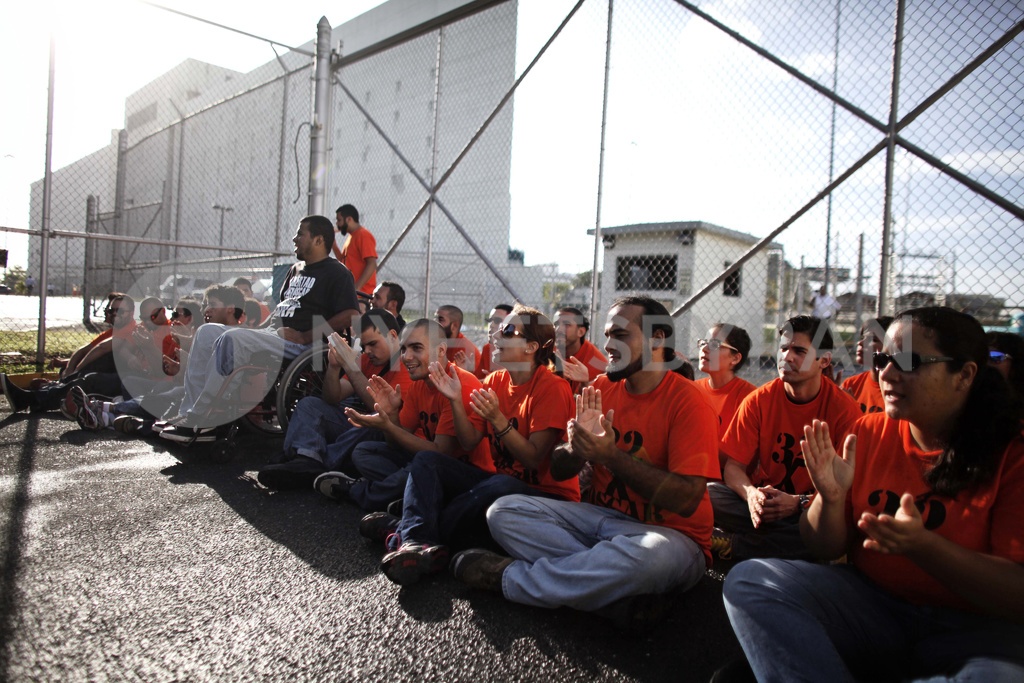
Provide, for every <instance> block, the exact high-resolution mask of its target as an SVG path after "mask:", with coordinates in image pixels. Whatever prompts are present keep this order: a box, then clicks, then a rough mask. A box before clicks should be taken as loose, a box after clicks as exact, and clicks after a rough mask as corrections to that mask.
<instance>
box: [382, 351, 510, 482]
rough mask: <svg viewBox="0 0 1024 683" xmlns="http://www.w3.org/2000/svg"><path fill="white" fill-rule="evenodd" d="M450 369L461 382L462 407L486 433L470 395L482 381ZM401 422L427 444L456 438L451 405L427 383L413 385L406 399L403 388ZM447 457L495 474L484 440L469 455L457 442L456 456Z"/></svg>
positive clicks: (482, 420)
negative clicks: (439, 438)
mask: <svg viewBox="0 0 1024 683" xmlns="http://www.w3.org/2000/svg"><path fill="white" fill-rule="evenodd" d="M448 367H449V369H450V368H452V367H455V369H456V372H457V373H458V375H459V381H461V382H462V405H463V406H465V408H466V415H467V416H468V417H469V421H470V422H471V423H472V424H473V426H474V427H476V429H477V431H479V432H481V433H486V428H485V425H484V419H483V418H482V417H480V416H479V415H477V414H476V412H474V411H473V408H472V407H471V406H470V401H469V395H470V393H472V391H473V390H474V389H479V388H480V380H478V379H477V378H476V377H474V376H473V374H472V373H470V372H466V371H465V370H463V369H462V368H460V367H458V366H454V365H449V366H448ZM398 421H399V423H400V424H401V425H402V427H403V428H404V429H405V430H407V431H409V432H412V433H413V434H415V435H416V436H419V437H421V438H424V439H426V440H428V441H433V440H434V438H435V437H437V436H438V435H442V436H456V433H455V416H454V415H453V414H452V404H451V401H449V400H448V399H447V398H445V397H444V396H443V395H442V394H441V392H439V391H438V390H437V389H435V388H434V385H433V384H431V383H430V382H429V381H428V380H422V381H419V382H413V383H412V386H411V387H410V388H409V392H408V395H406V390H405V388H404V387H403V388H402V410H401V412H400V413H399V415H398ZM448 455H451V456H453V457H455V458H456V459H458V460H461V461H462V462H465V463H468V464H470V465H475V466H476V467H479V468H480V469H482V470H484V471H487V472H493V471H494V461H493V460H492V459H491V449H490V447H489V446H488V445H487V441H486V440H485V439H480V443H478V444H477V445H476V447H475V448H474V449H473V450H472V451H471V452H469V453H467V452H466V451H465V450H463V449H462V447H461V446H459V445H458V439H456V447H455V452H454V453H449V454H448Z"/></svg>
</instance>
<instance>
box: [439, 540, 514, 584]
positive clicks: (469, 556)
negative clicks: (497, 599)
mask: <svg viewBox="0 0 1024 683" xmlns="http://www.w3.org/2000/svg"><path fill="white" fill-rule="evenodd" d="M510 564H512V558H511V557H505V556H503V555H499V554H498V553H494V552H491V551H490V550H485V549H483V548H470V549H469V550H463V551H462V552H461V553H458V554H457V555H455V557H453V558H452V564H451V567H449V569H450V570H451V572H452V576H454V577H455V578H456V579H458V580H459V581H462V582H463V583H467V584H469V585H470V586H472V587H473V588H480V589H483V590H488V591H496V592H498V593H500V592H501V577H502V576H504V574H505V568H506V567H508V566H509V565H510Z"/></svg>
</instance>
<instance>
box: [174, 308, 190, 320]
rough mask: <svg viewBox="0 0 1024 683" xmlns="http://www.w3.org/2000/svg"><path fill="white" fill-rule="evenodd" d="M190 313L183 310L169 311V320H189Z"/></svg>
mask: <svg viewBox="0 0 1024 683" xmlns="http://www.w3.org/2000/svg"><path fill="white" fill-rule="evenodd" d="M191 317H192V311H190V310H188V309H184V310H181V311H171V320H177V319H178V318H191Z"/></svg>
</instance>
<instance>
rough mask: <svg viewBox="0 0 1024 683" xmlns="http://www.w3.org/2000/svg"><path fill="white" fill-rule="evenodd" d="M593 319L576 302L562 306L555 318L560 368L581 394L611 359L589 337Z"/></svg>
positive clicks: (573, 391) (560, 371) (557, 361)
mask: <svg viewBox="0 0 1024 683" xmlns="http://www.w3.org/2000/svg"><path fill="white" fill-rule="evenodd" d="M588 331H590V321H589V320H587V317H586V316H585V315H583V311H581V310H580V309H578V308H575V307H573V306H565V307H563V308H560V309H558V317H557V318H556V319H555V346H556V347H557V348H558V355H557V357H556V358H557V360H556V361H555V362H556V364H557V365H558V372H559V373H560V374H561V375H562V377H564V378H565V379H566V380H567V381H568V382H569V386H570V387H572V393H573V394H578V393H580V390H581V389H582V388H583V387H584V385H586V384H589V383H590V382H593V381H594V379H596V378H597V376H598V375H600V374H601V373H602V372H604V368H605V366H606V365H607V364H608V359H607V358H605V357H604V355H603V354H602V353H601V352H600V351H598V350H597V347H596V346H594V345H593V344H591V343H590V342H589V341H587V332H588Z"/></svg>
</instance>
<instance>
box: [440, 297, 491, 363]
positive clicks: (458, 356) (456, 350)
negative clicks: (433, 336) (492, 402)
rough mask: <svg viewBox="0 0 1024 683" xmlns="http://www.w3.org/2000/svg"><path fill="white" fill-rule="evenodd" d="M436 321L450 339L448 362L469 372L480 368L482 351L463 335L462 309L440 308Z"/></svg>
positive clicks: (454, 307) (450, 306) (448, 306)
mask: <svg viewBox="0 0 1024 683" xmlns="http://www.w3.org/2000/svg"><path fill="white" fill-rule="evenodd" d="M434 320H436V321H437V324H438V325H440V326H441V327H442V328H444V335H445V337H447V338H448V360H449V362H452V363H455V364H456V365H458V366H459V367H460V368H462V369H463V370H466V371H467V372H473V373H475V372H476V369H477V368H478V367H480V349H478V348H477V347H476V344H474V343H473V342H471V341H469V339H467V338H466V337H465V336H464V335H463V334H462V320H463V315H462V309H461V308H459V307H458V306H452V305H450V304H449V305H446V306H438V308H437V313H435V314H434Z"/></svg>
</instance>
